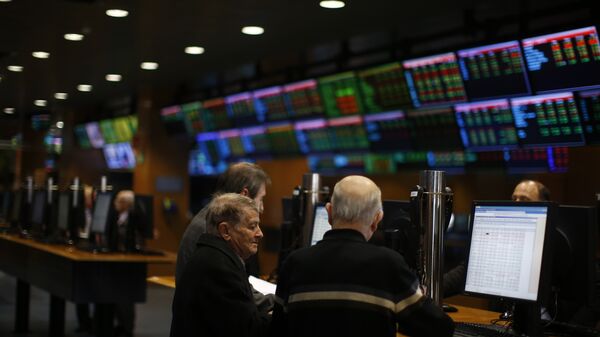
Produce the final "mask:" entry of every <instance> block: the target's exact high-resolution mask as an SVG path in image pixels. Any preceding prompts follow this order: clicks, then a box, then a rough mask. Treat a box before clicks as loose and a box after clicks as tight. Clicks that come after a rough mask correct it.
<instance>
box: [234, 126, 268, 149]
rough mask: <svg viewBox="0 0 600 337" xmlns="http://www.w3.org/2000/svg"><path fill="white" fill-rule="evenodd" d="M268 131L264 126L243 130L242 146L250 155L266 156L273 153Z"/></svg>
mask: <svg viewBox="0 0 600 337" xmlns="http://www.w3.org/2000/svg"><path fill="white" fill-rule="evenodd" d="M266 131H267V129H266V127H264V126H255V127H251V128H245V129H242V130H241V137H242V145H243V146H244V150H245V151H246V154H248V155H254V156H265V155H268V154H270V153H271V148H270V146H269V139H268V138H267V133H266Z"/></svg>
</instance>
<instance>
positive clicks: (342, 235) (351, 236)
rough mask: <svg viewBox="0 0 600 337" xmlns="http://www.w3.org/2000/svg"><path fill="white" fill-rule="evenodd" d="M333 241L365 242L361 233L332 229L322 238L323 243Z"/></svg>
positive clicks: (351, 230) (345, 229)
mask: <svg viewBox="0 0 600 337" xmlns="http://www.w3.org/2000/svg"><path fill="white" fill-rule="evenodd" d="M333 240H344V241H355V242H367V240H365V237H364V236H363V235H362V233H361V232H359V231H357V230H354V229H349V228H343V229H332V230H329V231H327V232H326V233H325V235H324V236H323V241H333Z"/></svg>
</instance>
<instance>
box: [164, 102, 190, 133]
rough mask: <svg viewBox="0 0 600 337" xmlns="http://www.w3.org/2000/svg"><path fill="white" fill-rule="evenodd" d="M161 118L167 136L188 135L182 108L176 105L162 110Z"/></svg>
mask: <svg viewBox="0 0 600 337" xmlns="http://www.w3.org/2000/svg"><path fill="white" fill-rule="evenodd" d="M160 118H161V120H162V122H163V125H164V126H165V129H166V131H167V134H169V135H177V134H185V133H186V129H185V122H184V120H183V112H182V111H181V106H179V105H174V106H170V107H166V108H163V109H161V110H160Z"/></svg>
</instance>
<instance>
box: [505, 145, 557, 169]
mask: <svg viewBox="0 0 600 337" xmlns="http://www.w3.org/2000/svg"><path fill="white" fill-rule="evenodd" d="M548 149H550V150H551V149H552V148H545V147H539V148H531V149H514V150H506V151H504V160H505V162H506V168H507V169H508V172H509V173H539V172H547V171H548Z"/></svg>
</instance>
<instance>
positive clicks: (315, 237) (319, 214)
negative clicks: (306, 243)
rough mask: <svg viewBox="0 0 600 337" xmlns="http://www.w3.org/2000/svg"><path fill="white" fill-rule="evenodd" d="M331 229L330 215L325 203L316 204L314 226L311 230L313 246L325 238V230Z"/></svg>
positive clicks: (311, 243)
mask: <svg viewBox="0 0 600 337" xmlns="http://www.w3.org/2000/svg"><path fill="white" fill-rule="evenodd" d="M330 229H331V225H330V224H329V216H328V215H327V210H326V209H325V204H321V203H319V204H317V205H315V211H314V217H313V222H312V228H311V231H310V245H311V246H313V245H315V244H316V243H317V242H319V241H321V240H323V235H325V232H327V231H328V230H330Z"/></svg>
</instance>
